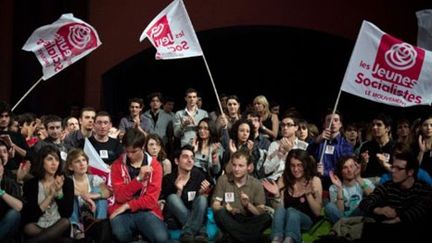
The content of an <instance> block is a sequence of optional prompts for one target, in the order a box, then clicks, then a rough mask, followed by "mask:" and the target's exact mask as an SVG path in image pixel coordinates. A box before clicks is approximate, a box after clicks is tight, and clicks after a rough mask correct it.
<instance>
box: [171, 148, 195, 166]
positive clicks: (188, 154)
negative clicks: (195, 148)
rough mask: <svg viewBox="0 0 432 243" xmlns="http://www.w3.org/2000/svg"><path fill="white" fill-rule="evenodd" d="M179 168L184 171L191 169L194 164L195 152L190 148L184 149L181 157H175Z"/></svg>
mask: <svg viewBox="0 0 432 243" xmlns="http://www.w3.org/2000/svg"><path fill="white" fill-rule="evenodd" d="M175 163H176V164H177V166H178V168H179V169H180V170H183V171H191V170H192V168H193V166H194V154H193V153H192V151H190V150H187V149H185V150H182V151H181V154H180V156H179V158H178V159H177V158H176V159H175Z"/></svg>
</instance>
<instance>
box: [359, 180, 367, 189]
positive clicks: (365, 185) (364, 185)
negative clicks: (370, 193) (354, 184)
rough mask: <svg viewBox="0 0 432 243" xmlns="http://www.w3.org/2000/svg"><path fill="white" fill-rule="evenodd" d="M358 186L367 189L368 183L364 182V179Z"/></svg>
mask: <svg viewBox="0 0 432 243" xmlns="http://www.w3.org/2000/svg"><path fill="white" fill-rule="evenodd" d="M360 187H361V189H363V190H364V189H367V188H368V184H367V183H366V182H365V181H363V183H362V184H361V185H360Z"/></svg>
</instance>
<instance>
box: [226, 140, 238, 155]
mask: <svg viewBox="0 0 432 243" xmlns="http://www.w3.org/2000/svg"><path fill="white" fill-rule="evenodd" d="M228 147H229V150H230V153H231V154H233V153H235V152H237V147H236V146H235V143H234V140H232V139H230V140H229V144H228Z"/></svg>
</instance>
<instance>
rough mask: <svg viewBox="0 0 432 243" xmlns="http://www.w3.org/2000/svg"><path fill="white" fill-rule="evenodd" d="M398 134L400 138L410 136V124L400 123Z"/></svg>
mask: <svg viewBox="0 0 432 243" xmlns="http://www.w3.org/2000/svg"><path fill="white" fill-rule="evenodd" d="M396 133H397V135H398V136H399V137H407V136H409V134H410V127H409V124H408V123H399V124H398V125H397V129H396Z"/></svg>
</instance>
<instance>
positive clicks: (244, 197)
mask: <svg viewBox="0 0 432 243" xmlns="http://www.w3.org/2000/svg"><path fill="white" fill-rule="evenodd" d="M240 202H241V204H242V206H243V207H245V208H247V206H248V205H249V203H250V201H249V196H248V195H247V194H246V193H244V192H243V191H240Z"/></svg>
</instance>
